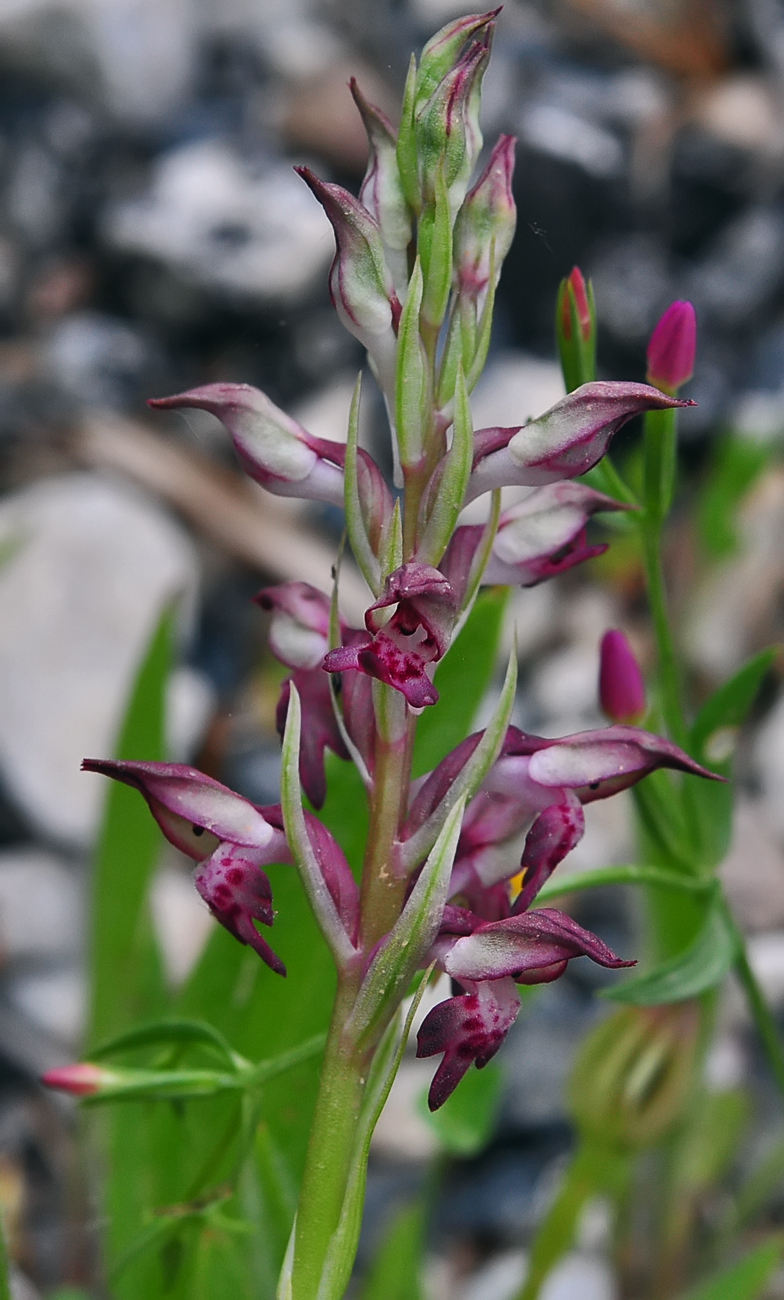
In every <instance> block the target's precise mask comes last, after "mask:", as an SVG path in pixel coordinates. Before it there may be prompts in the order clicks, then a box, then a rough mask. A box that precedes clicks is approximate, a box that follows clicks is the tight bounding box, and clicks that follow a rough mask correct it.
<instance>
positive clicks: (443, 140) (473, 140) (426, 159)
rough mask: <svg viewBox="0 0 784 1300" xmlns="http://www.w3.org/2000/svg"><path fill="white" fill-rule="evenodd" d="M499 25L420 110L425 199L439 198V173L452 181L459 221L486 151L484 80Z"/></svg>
mask: <svg viewBox="0 0 784 1300" xmlns="http://www.w3.org/2000/svg"><path fill="white" fill-rule="evenodd" d="M492 32H493V24H492V23H488V24H487V25H486V26H484V27H483V28H481V30H480V32H479V34H478V35H477V37H476V39H475V40H474V41H472V43H471V44H470V46H469V47H468V48H467V50H466V51H465V52H464V53H463V54H462V55H461V56H460V58H459V59H458V61H457V63H456V64H455V65H454V66H453V67H452V68H450V70H449V72H447V73H446V75H445V76H444V78H443V79H442V81H440V82H439V84H438V85H437V86H436V88H435V90H434V91H433V94H432V95H431V97H430V99H428V100H427V101H426V102H425V103H423V104H422V105H421V107H419V108H418V109H417V110H416V112H415V119H414V132H415V138H416V146H417V156H418V161H419V177H420V187H421V194H422V202H423V204H424V206H425V207H428V206H431V205H433V204H434V203H435V201H436V188H437V177H438V174H439V171H440V172H441V173H442V175H443V178H444V182H445V184H446V191H447V195H448V202H449V210H450V214H451V219H452V221H453V222H454V219H455V217H456V216H457V213H458V211H459V209H460V206H461V204H462V202H463V200H464V198H465V196H466V190H467V189H468V184H469V181H470V179H471V173H472V171H473V170H474V165H475V163H476V160H477V158H478V157H479V154H480V152H481V149H482V132H481V129H480V126H479V107H480V101H481V91H482V78H483V77H484V74H485V70H486V68H487V64H488V60H489V58H490V45H491V41H492Z"/></svg>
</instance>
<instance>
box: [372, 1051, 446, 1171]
mask: <svg viewBox="0 0 784 1300" xmlns="http://www.w3.org/2000/svg"><path fill="white" fill-rule="evenodd" d="M437 1064H438V1061H436V1060H427V1061H416V1060H413V1061H412V1060H405V1061H403V1063H402V1065H401V1066H400V1069H399V1070H398V1072H397V1075H396V1077H395V1082H394V1083H393V1084H392V1089H391V1091H390V1094H389V1097H388V1098H387V1102H386V1105H385V1106H384V1109H383V1111H382V1112H381V1118H380V1119H379V1121H378V1124H377V1125H376V1129H375V1132H374V1134H373V1150H374V1151H375V1152H376V1153H377V1154H381V1153H383V1154H384V1155H385V1156H387V1157H391V1158H392V1159H395V1160H427V1159H428V1158H429V1157H430V1156H433V1155H435V1153H436V1151H437V1150H438V1139H437V1138H436V1135H435V1133H434V1132H433V1130H432V1129H431V1128H430V1127H429V1125H428V1124H427V1123H426V1121H425V1120H424V1119H423V1117H422V1115H421V1114H420V1113H419V1109H418V1105H419V1102H420V1099H421V1097H422V1096H423V1094H424V1093H426V1092H427V1089H428V1088H429V1087H430V1080H431V1079H432V1077H433V1075H434V1074H435V1067H436V1066H437Z"/></svg>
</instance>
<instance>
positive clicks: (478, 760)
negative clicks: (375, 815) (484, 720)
mask: <svg viewBox="0 0 784 1300" xmlns="http://www.w3.org/2000/svg"><path fill="white" fill-rule="evenodd" d="M516 689H517V646H514V645H513V646H512V649H511V652H510V654H509V662H508V664H507V668H506V677H505V678H504V684H503V687H502V688H501V695H500V697H499V700H498V704H497V705H496V707H495V710H494V712H493V716H492V718H491V719H490V721H489V722H488V724H487V726H486V727H485V730H484V732H483V735H482V739H481V740H480V741H479V744H478V745H477V747H476V749H475V750H474V752H473V754H472V755H471V757H470V758H469V759H468V761H467V762H466V763H465V764H464V765H463V767H462V769H461V771H460V772H459V773H458V774H457V776H456V777H455V779H454V781H453V782H452V785H451V786H450V788H449V791H448V793H447V794H446V795H445V796H444V798H443V799H442V800H441V803H440V804H439V805H438V807H437V808H436V810H435V812H433V813H432V814H431V815H430V817H428V819H427V821H426V822H425V824H424V826H421V827H420V828H419V830H418V831H416V832H415V833H414V834H413V835H412V836H411V838H410V839H408V840H406V841H405V842H404V843H403V844H402V845H401V846H400V862H401V864H402V865H403V867H404V868H405V869H406V870H409V871H411V870H413V869H414V867H415V866H416V865H417V863H419V862H421V861H422V858H423V857H424V856H425V854H426V853H429V852H430V850H431V848H432V846H433V845H434V844H435V842H436V839H437V838H438V836H439V835H440V833H441V830H442V828H443V826H444V824H445V822H446V820H447V818H448V817H449V816H450V813H451V810H452V809H453V808H454V806H455V804H456V803H458V802H459V801H460V800H462V799H465V800H468V799H472V798H473V797H474V795H475V794H476V792H477V790H478V789H479V787H480V785H481V784H482V782H483V781H484V779H485V777H486V776H487V773H488V772H489V771H490V768H491V767H492V766H493V763H494V762H495V760H496V759H497V758H498V755H499V754H500V752H501V746H502V745H503V743H504V739H505V737H506V729H507V727H508V726H509V719H510V718H511V716H512V709H513V708H514V701H515V691H516Z"/></svg>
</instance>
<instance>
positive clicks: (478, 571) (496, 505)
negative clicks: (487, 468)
mask: <svg viewBox="0 0 784 1300" xmlns="http://www.w3.org/2000/svg"><path fill="white" fill-rule="evenodd" d="M501 502H502V497H501V489H500V488H493V491H492V492H491V493H490V514H489V515H488V517H487V520H486V522H485V526H484V529H483V531H482V536H481V537H480V539H479V545H478V546H477V548H476V551H475V552H474V558H473V560H472V561H471V568H470V570H469V573H468V582H467V583H466V590H465V595H464V596H463V601H462V605H461V617H465V611H467V610H470V609H471V606H472V605H473V603H474V600H475V599H476V596H477V593H478V591H479V588H480V586H481V583H482V578H483V577H484V573H485V569H486V568H487V566H488V564H489V562H490V556H491V555H492V553H493V542H494V541H495V539H496V535H497V533H498V522H499V520H500V518H501Z"/></svg>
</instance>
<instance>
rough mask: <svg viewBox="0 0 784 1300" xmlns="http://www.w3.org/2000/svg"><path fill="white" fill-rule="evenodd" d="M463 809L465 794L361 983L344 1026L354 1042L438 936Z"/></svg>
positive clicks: (375, 1019) (401, 989) (381, 1013)
mask: <svg viewBox="0 0 784 1300" xmlns="http://www.w3.org/2000/svg"><path fill="white" fill-rule="evenodd" d="M465 804H466V795H465V794H464V795H463V796H462V797H461V798H458V799H457V800H456V802H455V803H454V804H453V806H452V808H451V811H450V813H449V815H448V816H447V817H446V819H445V820H444V823H443V826H442V827H441V831H440V833H439V835H438V838H437V839H436V841H435V844H434V845H433V848H432V850H431V852H430V853H429V855H428V857H427V860H426V862H425V865H424V866H423V868H422V870H421V872H420V874H419V878H418V880H417V882H416V884H415V885H414V888H413V889H412V891H411V893H410V895H409V897H408V900H407V902H406V905H405V907H404V908H403V911H402V912H401V914H400V916H399V917H398V919H397V921H396V922H395V924H394V926H393V927H392V929H391V931H390V932H389V934H388V935H387V937H386V939H385V940H384V941H383V942H382V944H381V947H380V948H379V949H378V951H377V953H376V955H375V957H374V958H373V961H372V962H371V964H370V968H369V970H368V972H367V974H366V976H365V978H364V980H363V982H362V986H361V988H360V990H359V993H358V994H357V1000H356V1002H355V1003H354V1007H353V1010H352V1012H351V1015H350V1017H349V1020H348V1031H349V1032H350V1033H351V1034H353V1035H354V1036H355V1038H356V1039H357V1040H358V1041H360V1042H361V1041H362V1039H363V1038H365V1037H366V1036H367V1035H368V1034H370V1033H372V1031H373V1030H374V1029H375V1028H376V1027H377V1025H378V1023H379V1020H381V1019H382V1018H383V1016H384V1014H385V1012H388V1009H389V1007H390V1006H394V1004H395V999H396V998H397V997H400V996H402V994H403V992H404V991H405V989H406V988H407V987H408V985H409V983H410V982H411V980H412V979H413V977H414V973H415V971H416V969H417V967H418V966H419V965H420V964H421V963H422V961H423V960H424V958H425V956H426V954H427V952H428V949H429V948H430V945H431V944H432V942H433V940H434V939H435V937H436V935H437V933H438V927H439V925H440V924H441V915H442V913H443V910H444V905H445V903H446V900H447V893H448V890H449V880H450V877H451V873H452V864H453V862H454V860H455V853H456V852H457V842H458V840H459V839H460V828H461V823H462V820H463V812H464V810H465Z"/></svg>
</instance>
